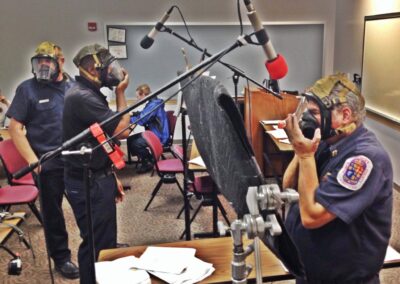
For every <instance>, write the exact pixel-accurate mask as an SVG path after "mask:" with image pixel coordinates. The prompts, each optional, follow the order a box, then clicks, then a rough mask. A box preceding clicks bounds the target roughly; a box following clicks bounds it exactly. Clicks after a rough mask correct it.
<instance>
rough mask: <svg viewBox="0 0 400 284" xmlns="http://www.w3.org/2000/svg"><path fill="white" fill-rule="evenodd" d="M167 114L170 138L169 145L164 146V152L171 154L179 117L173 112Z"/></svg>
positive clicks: (169, 111)
mask: <svg viewBox="0 0 400 284" xmlns="http://www.w3.org/2000/svg"><path fill="white" fill-rule="evenodd" d="M166 113H167V118H168V126H169V138H168V141H167V143H166V144H165V145H164V146H163V150H164V152H171V146H172V144H173V142H174V132H175V126H176V120H177V117H176V116H175V115H174V111H173V110H168V111H167V112H166Z"/></svg>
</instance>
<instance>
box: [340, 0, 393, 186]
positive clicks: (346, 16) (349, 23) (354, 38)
mask: <svg viewBox="0 0 400 284" xmlns="http://www.w3.org/2000/svg"><path fill="white" fill-rule="evenodd" d="M395 12H400V0H385V1H382V0H369V1H365V0H352V1H348V0H337V10H336V28H335V29H336V35H335V53H334V55H335V56H334V62H335V63H334V70H335V71H343V72H347V73H358V74H361V66H362V48H363V32H364V17H365V16H370V15H377V14H386V13H395ZM377 56H378V55H377ZM366 125H367V126H368V127H369V128H370V129H371V130H373V131H374V132H375V134H376V135H377V137H378V139H379V140H380V141H381V142H382V144H383V145H384V147H385V148H386V149H387V150H388V152H389V154H390V156H391V159H392V163H393V166H394V172H395V176H394V179H395V182H396V183H397V184H400V160H399V159H398V157H399V153H400V143H399V141H400V132H399V131H398V130H396V129H393V128H391V127H388V126H386V125H384V124H382V123H379V122H378V121H376V120H373V119H367V121H366ZM397 129H398V128H397Z"/></svg>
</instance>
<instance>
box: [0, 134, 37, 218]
mask: <svg viewBox="0 0 400 284" xmlns="http://www.w3.org/2000/svg"><path fill="white" fill-rule="evenodd" d="M0 159H1V162H2V164H3V168H4V172H5V174H6V176H7V180H8V184H9V185H10V186H9V187H5V188H7V190H6V193H4V194H6V196H8V194H12V193H14V194H16V195H17V196H18V198H20V199H16V201H18V200H22V201H24V200H28V201H29V200H30V197H32V194H33V193H32V191H34V189H35V190H36V191H38V189H37V188H36V185H35V181H34V179H33V176H32V173H28V174H26V175H24V176H23V177H21V178H19V179H15V178H13V173H15V172H17V171H19V170H20V169H22V168H24V167H26V166H27V165H28V163H27V162H26V161H25V159H24V158H23V157H22V156H21V154H20V153H19V152H18V150H17V148H16V147H15V144H14V142H13V141H12V140H11V139H7V140H4V141H1V142H0ZM33 188H34V189H33ZM25 194H26V195H27V196H26V197H23V195H25ZM36 197H37V195H36ZM36 197H35V198H34V200H33V201H31V202H30V201H29V202H22V201H21V202H14V203H13V202H11V203H9V204H8V205H7V207H8V209H9V207H11V206H12V205H14V204H21V203H27V204H28V205H29V207H30V208H31V210H32V212H33V214H34V215H35V216H36V218H37V219H38V220H39V222H40V223H41V224H42V218H41V216H40V213H39V210H38V209H37V207H36V205H35V201H36ZM10 200H11V201H12V198H11V199H10ZM10 200H7V202H8V201H10ZM0 204H1V203H0Z"/></svg>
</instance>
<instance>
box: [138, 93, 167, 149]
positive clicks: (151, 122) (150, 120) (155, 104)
mask: <svg viewBox="0 0 400 284" xmlns="http://www.w3.org/2000/svg"><path fill="white" fill-rule="evenodd" d="M160 105H161V106H160ZM147 114H148V115H147ZM146 115H147V116H146ZM131 123H136V124H139V125H141V126H144V127H146V129H149V130H151V131H152V132H153V133H154V134H155V135H157V137H158V138H160V141H161V143H162V144H163V145H165V144H166V143H167V142H168V138H169V126H168V118H167V113H166V112H165V110H164V101H163V100H162V99H159V98H153V99H151V100H150V101H148V103H147V104H146V106H145V107H144V109H143V110H142V111H141V112H140V113H139V114H138V115H134V116H132V117H131Z"/></svg>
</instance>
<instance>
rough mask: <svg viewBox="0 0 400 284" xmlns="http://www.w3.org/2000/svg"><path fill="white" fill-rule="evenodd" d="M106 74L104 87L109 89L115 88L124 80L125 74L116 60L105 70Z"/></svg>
mask: <svg viewBox="0 0 400 284" xmlns="http://www.w3.org/2000/svg"><path fill="white" fill-rule="evenodd" d="M105 71H106V74H105V78H104V85H105V86H108V87H115V86H118V84H119V83H120V82H121V81H122V80H124V73H123V72H122V67H121V65H120V64H119V62H118V60H116V59H114V60H113V61H111V63H110V64H109V65H108V66H107V67H106V68H105Z"/></svg>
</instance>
